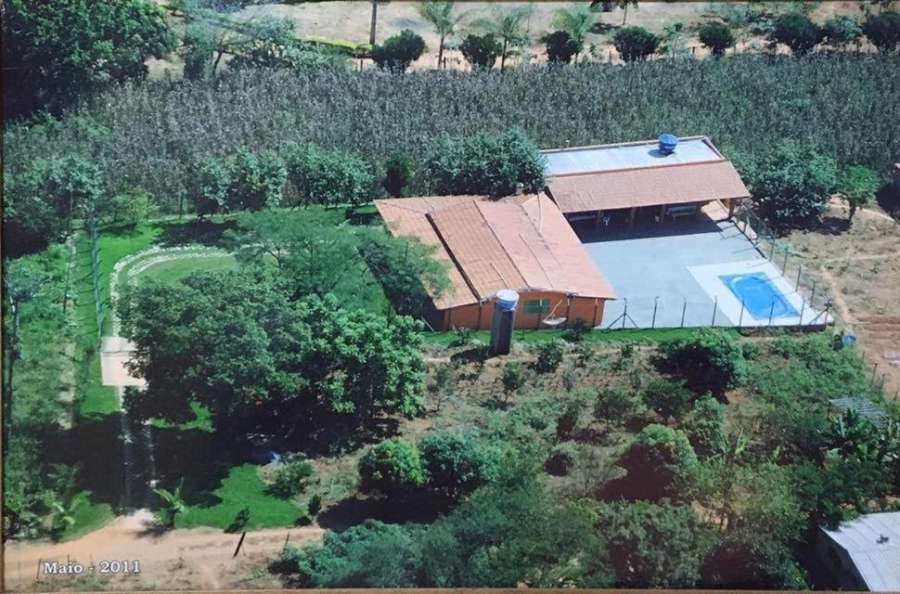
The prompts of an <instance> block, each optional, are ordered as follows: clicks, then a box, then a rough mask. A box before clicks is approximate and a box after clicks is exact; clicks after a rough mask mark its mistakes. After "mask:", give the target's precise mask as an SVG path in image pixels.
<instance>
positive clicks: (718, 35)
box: [700, 22, 735, 56]
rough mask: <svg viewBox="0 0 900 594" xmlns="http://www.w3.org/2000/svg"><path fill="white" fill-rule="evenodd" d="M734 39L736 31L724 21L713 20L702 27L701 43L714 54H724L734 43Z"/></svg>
mask: <svg viewBox="0 0 900 594" xmlns="http://www.w3.org/2000/svg"><path fill="white" fill-rule="evenodd" d="M734 41H735V40H734V33H732V32H731V29H729V28H728V25H725V24H724V23H719V22H711V23H706V24H705V25H703V26H702V27H700V43H702V44H703V45H704V46H705V47H707V48H709V50H710V51H711V52H712V54H713V55H714V56H721V55H722V54H724V53H725V50H727V49H728V48H730V47H732V46H733V45H734Z"/></svg>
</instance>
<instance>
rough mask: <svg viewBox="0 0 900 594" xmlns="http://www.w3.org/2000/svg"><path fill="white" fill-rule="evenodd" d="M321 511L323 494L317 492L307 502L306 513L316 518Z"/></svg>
mask: <svg viewBox="0 0 900 594" xmlns="http://www.w3.org/2000/svg"><path fill="white" fill-rule="evenodd" d="M320 511H322V496H321V495H319V494H318V493H316V494H315V495H313V496H312V497H310V498H309V502H308V503H307V504H306V513H307V514H309V516H310V517H313V518H314V517H316V516H317V515H319V512H320Z"/></svg>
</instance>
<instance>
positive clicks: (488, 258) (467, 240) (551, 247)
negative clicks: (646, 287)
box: [375, 195, 615, 309]
mask: <svg viewBox="0 0 900 594" xmlns="http://www.w3.org/2000/svg"><path fill="white" fill-rule="evenodd" d="M375 205H376V207H377V208H378V211H379V212H380V213H381V215H382V217H383V218H384V219H385V221H387V223H388V226H389V228H390V229H391V231H392V232H393V233H395V234H398V235H414V236H416V237H419V238H420V239H421V240H422V241H423V242H425V243H427V244H430V245H439V246H440V247H439V249H438V253H437V257H439V258H441V259H443V260H445V261H450V262H452V263H453V268H452V269H451V275H450V276H451V282H452V284H453V291H452V292H451V294H449V295H442V296H440V297H438V298H436V299H435V306H436V307H438V309H446V308H449V307H455V306H458V305H466V304H469V303H477V302H478V301H479V299H488V298H490V297H491V296H493V295H494V293H496V292H497V291H498V290H500V289H515V290H546V291H559V292H562V293H572V294H577V295H580V296H586V297H599V298H603V299H613V298H615V293H614V292H613V290H612V287H611V286H610V285H609V283H608V282H607V281H606V279H605V278H603V275H602V274H601V273H600V271H599V270H598V269H597V266H596V265H595V264H594V262H593V260H591V258H590V257H589V256H588V254H587V252H586V251H585V250H584V248H583V247H582V245H581V242H580V241H579V239H578V237H577V236H576V235H575V232H574V231H573V230H572V228H571V227H570V226H569V224H568V222H567V221H566V220H565V217H563V216H562V213H561V212H560V211H559V209H558V208H557V207H556V205H555V204H553V202H552V201H550V200H549V199H548V198H546V197H545V196H540V195H538V196H527V197H516V198H511V199H505V200H499V201H497V200H490V199H487V198H483V197H473V196H464V197H460V196H447V197H440V198H405V199H398V200H376V201H375Z"/></svg>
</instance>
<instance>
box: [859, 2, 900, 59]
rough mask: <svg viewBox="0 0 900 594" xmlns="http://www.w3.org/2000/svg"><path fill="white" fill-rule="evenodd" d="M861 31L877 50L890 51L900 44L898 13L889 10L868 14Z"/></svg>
mask: <svg viewBox="0 0 900 594" xmlns="http://www.w3.org/2000/svg"><path fill="white" fill-rule="evenodd" d="M862 31H863V33H865V35H866V37H867V38H868V39H869V41H871V42H872V45H874V46H875V47H877V48H878V49H879V51H881V52H882V53H885V54H886V53H888V52H892V51H894V50H896V49H897V45H900V13H898V12H894V11H889V12H882V13H881V14H877V15H876V14H873V15H869V18H867V19H866V22H864V23H863V26H862Z"/></svg>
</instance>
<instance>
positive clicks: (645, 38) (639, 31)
mask: <svg viewBox="0 0 900 594" xmlns="http://www.w3.org/2000/svg"><path fill="white" fill-rule="evenodd" d="M613 45H615V46H616V51H617V52H619V55H620V56H622V59H623V60H625V61H626V62H634V61H643V60H644V59H646V58H647V56H650V55H652V54H653V53H655V52H656V48H658V47H659V37H657V36H656V35H654V34H653V33H651V32H650V31H648V30H646V29H644V28H643V27H625V28H623V29H619V30H618V31H617V32H616V34H615V36H614V37H613Z"/></svg>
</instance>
